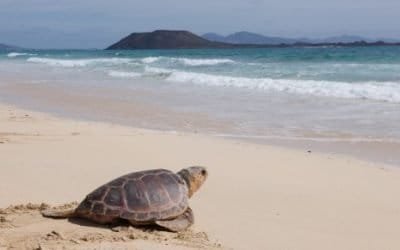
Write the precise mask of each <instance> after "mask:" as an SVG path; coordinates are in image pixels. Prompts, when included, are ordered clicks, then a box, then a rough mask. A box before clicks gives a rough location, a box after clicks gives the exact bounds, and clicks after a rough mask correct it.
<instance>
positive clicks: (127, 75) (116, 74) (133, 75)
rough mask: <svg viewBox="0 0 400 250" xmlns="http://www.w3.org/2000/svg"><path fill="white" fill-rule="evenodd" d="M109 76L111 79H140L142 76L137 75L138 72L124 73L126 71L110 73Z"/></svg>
mask: <svg viewBox="0 0 400 250" xmlns="http://www.w3.org/2000/svg"><path fill="white" fill-rule="evenodd" d="M108 75H109V76H111V77H117V78H137V77H140V76H141V75H142V74H140V73H136V72H124V71H114V70H112V71H110V72H108Z"/></svg>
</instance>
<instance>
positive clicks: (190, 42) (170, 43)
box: [107, 30, 231, 49]
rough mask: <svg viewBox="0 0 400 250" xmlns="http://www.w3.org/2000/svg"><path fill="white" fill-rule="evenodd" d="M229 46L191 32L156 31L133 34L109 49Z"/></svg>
mask: <svg viewBox="0 0 400 250" xmlns="http://www.w3.org/2000/svg"><path fill="white" fill-rule="evenodd" d="M226 47H231V45H229V44H224V43H219V42H215V41H209V40H207V39H205V38H203V37H200V36H198V35H195V34H193V33H191V32H189V31H174V30H156V31H153V32H143V33H132V34H130V35H129V36H127V37H125V38H123V39H121V40H120V41H119V42H117V43H115V44H113V45H111V46H110V47H108V48H107V49H197V48H226Z"/></svg>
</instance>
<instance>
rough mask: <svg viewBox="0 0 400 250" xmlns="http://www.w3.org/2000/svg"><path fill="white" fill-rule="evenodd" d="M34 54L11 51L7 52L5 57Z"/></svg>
mask: <svg viewBox="0 0 400 250" xmlns="http://www.w3.org/2000/svg"><path fill="white" fill-rule="evenodd" d="M34 55H35V54H29V53H18V52H11V53H8V54H7V57H9V58H14V57H18V56H34Z"/></svg>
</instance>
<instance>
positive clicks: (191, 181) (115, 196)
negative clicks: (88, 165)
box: [42, 166, 208, 232]
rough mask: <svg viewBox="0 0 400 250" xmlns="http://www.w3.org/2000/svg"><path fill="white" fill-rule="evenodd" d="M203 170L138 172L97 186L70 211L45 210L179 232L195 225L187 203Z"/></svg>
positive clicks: (50, 214)
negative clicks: (157, 226) (123, 221)
mask: <svg viewBox="0 0 400 250" xmlns="http://www.w3.org/2000/svg"><path fill="white" fill-rule="evenodd" d="M207 175H208V173H207V170H206V168H204V167H198V166H194V167H189V168H184V169H182V170H180V171H179V172H177V173H174V172H171V171H169V170H166V169H154V170H147V171H140V172H134V173H130V174H127V175H124V176H121V177H119V178H117V179H115V180H113V181H111V182H109V183H107V184H105V185H102V186H100V187H99V188H97V189H96V190H94V191H93V192H91V193H90V194H89V195H87V196H86V198H85V199H84V200H83V201H82V202H81V203H80V204H79V205H78V207H77V208H75V209H70V210H64V211H59V210H51V209H50V210H44V211H42V215H43V216H45V217H51V218H72V217H77V218H85V219H89V220H91V221H94V222H96V223H101V224H114V223H116V222H117V221H118V220H120V219H123V220H127V221H129V222H130V224H132V225H133V226H135V225H154V224H155V225H159V226H161V227H163V228H166V229H168V230H171V231H174V232H176V231H182V230H185V229H186V228H188V227H189V226H190V225H192V224H193V223H194V217H193V212H192V210H191V209H190V207H189V204H188V199H189V198H190V197H191V196H192V195H193V193H194V192H196V191H197V190H198V189H199V188H200V186H201V185H202V184H203V182H204V181H205V180H206V178H207Z"/></svg>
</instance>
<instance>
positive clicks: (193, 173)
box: [178, 166, 208, 197]
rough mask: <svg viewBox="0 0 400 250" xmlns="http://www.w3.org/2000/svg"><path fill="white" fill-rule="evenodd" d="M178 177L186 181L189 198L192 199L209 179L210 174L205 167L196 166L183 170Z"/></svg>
mask: <svg viewBox="0 0 400 250" xmlns="http://www.w3.org/2000/svg"><path fill="white" fill-rule="evenodd" d="M178 175H180V176H181V177H182V178H183V179H184V180H185V182H186V185H187V187H188V189H189V197H192V195H193V194H194V193H195V192H196V191H197V190H198V189H199V188H200V187H201V185H202V184H203V183H204V181H205V180H206V179H207V176H208V172H207V169H206V168H205V167H200V166H194V167H188V168H184V169H182V170H181V171H179V172H178Z"/></svg>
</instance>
